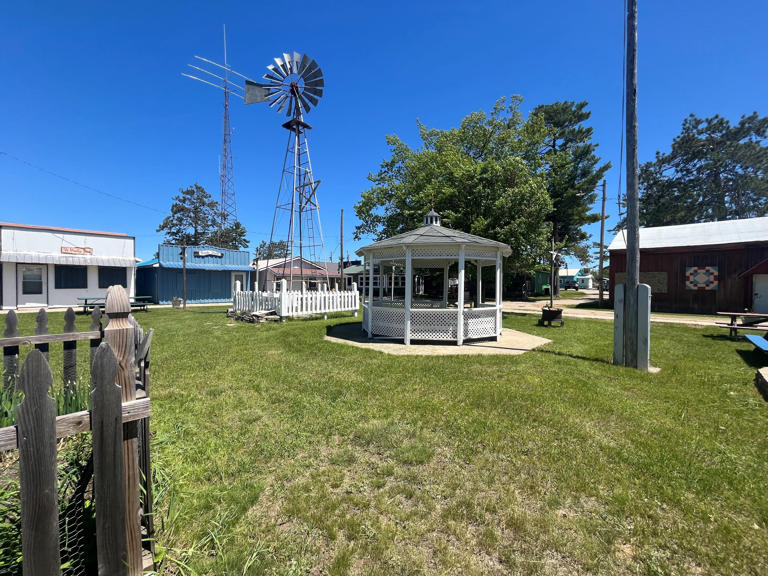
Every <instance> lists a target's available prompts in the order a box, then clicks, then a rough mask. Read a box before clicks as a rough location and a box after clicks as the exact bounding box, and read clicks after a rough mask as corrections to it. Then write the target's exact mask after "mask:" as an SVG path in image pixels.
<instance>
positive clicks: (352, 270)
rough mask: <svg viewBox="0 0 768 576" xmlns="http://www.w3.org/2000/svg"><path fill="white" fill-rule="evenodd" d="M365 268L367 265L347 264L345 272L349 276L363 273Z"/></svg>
mask: <svg viewBox="0 0 768 576" xmlns="http://www.w3.org/2000/svg"><path fill="white" fill-rule="evenodd" d="M364 270H365V266H363V265H361V264H358V265H355V266H347V267H346V268H344V274H347V275H348V276H353V275H355V274H362V273H363V271H364Z"/></svg>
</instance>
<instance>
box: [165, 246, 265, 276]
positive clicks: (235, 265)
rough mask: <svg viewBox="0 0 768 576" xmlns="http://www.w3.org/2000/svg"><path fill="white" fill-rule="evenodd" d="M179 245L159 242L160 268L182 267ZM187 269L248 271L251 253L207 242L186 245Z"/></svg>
mask: <svg viewBox="0 0 768 576" xmlns="http://www.w3.org/2000/svg"><path fill="white" fill-rule="evenodd" d="M181 250H182V247H181V246H176V245H172V244H161V245H160V246H159V247H158V250H157V253H158V256H159V258H158V260H159V262H158V264H159V265H160V268H183V267H184V261H183V260H182V258H181ZM186 256H187V258H186V260H187V270H233V271H238V270H242V271H249V270H250V269H251V266H250V264H251V255H250V253H249V252H248V251H247V250H227V249H225V248H218V247H216V246H209V245H207V244H205V245H201V246H187V253H186Z"/></svg>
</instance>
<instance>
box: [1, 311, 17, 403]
mask: <svg viewBox="0 0 768 576" xmlns="http://www.w3.org/2000/svg"><path fill="white" fill-rule="evenodd" d="M18 326H19V319H18V318H17V317H16V312H14V311H13V310H11V311H10V312H8V314H6V316H5V331H4V332H3V336H4V337H5V338H13V337H14V336H18V335H19V328H18ZM18 376H19V347H18V345H17V346H3V390H9V389H11V388H14V387H15V386H16V380H17V378H18Z"/></svg>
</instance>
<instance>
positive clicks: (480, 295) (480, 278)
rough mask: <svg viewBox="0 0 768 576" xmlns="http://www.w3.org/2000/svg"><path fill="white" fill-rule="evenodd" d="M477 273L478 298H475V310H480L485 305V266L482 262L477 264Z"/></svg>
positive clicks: (478, 261)
mask: <svg viewBox="0 0 768 576" xmlns="http://www.w3.org/2000/svg"><path fill="white" fill-rule="evenodd" d="M475 271H476V272H477V296H475V308H479V307H480V304H482V303H483V266H482V264H480V260H477V261H476V262H475Z"/></svg>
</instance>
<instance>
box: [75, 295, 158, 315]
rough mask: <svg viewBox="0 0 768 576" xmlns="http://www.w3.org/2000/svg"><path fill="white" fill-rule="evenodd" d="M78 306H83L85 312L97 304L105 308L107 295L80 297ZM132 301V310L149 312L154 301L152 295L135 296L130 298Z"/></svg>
mask: <svg viewBox="0 0 768 576" xmlns="http://www.w3.org/2000/svg"><path fill="white" fill-rule="evenodd" d="M77 300H78V306H82V307H83V314H87V313H88V311H89V310H93V309H94V308H96V307H97V306H98V307H99V308H104V306H105V305H106V303H107V298H106V296H82V297H78V298H77ZM129 301H130V303H131V310H133V309H134V308H135V309H138V310H143V311H144V312H147V311H148V310H149V304H151V303H152V296H134V297H132V298H130V299H129Z"/></svg>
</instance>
